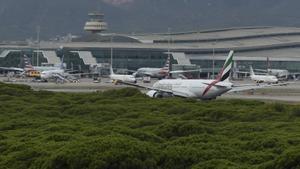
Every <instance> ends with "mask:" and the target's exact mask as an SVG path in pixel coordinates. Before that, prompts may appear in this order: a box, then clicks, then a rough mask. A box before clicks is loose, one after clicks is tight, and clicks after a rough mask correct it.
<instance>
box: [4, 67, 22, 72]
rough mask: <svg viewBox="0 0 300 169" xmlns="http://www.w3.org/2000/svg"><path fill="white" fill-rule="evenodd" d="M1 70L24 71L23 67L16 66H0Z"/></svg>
mask: <svg viewBox="0 0 300 169" xmlns="http://www.w3.org/2000/svg"><path fill="white" fill-rule="evenodd" d="M0 69H1V70H7V71H19V72H24V69H22V68H17V67H0Z"/></svg>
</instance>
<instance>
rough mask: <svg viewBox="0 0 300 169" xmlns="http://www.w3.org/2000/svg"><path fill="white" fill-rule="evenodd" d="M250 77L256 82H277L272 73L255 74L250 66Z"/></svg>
mask: <svg viewBox="0 0 300 169" xmlns="http://www.w3.org/2000/svg"><path fill="white" fill-rule="evenodd" d="M250 78H251V80H253V81H256V82H257V83H278V78H277V77H276V76H274V75H256V74H255V73H254V71H253V68H252V66H250Z"/></svg>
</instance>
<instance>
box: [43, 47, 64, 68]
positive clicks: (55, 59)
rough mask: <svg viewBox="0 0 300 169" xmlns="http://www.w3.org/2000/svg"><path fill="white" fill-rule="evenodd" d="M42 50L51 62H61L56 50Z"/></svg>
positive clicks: (54, 63)
mask: <svg viewBox="0 0 300 169" xmlns="http://www.w3.org/2000/svg"><path fill="white" fill-rule="evenodd" d="M41 52H42V54H43V56H44V57H45V58H46V59H47V61H48V63H49V64H53V65H57V64H59V63H60V62H61V61H60V58H59V57H57V54H56V52H55V51H48V50H42V51H41Z"/></svg>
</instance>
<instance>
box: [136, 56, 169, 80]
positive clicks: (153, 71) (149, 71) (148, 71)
mask: <svg viewBox="0 0 300 169" xmlns="http://www.w3.org/2000/svg"><path fill="white" fill-rule="evenodd" d="M170 59H171V57H170V56H168V58H167V61H166V63H165V66H164V67H162V68H150V67H143V68H139V69H138V70H137V71H136V72H135V73H134V74H133V75H134V76H135V77H140V76H150V77H152V78H159V79H161V78H165V77H167V76H169V73H170Z"/></svg>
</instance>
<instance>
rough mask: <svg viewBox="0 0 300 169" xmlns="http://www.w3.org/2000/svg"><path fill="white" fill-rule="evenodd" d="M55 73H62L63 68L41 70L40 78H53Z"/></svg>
mask: <svg viewBox="0 0 300 169" xmlns="http://www.w3.org/2000/svg"><path fill="white" fill-rule="evenodd" d="M55 74H59V75H63V74H64V70H63V69H55V70H46V71H42V72H41V78H42V79H50V78H53V77H54V75H55Z"/></svg>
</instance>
